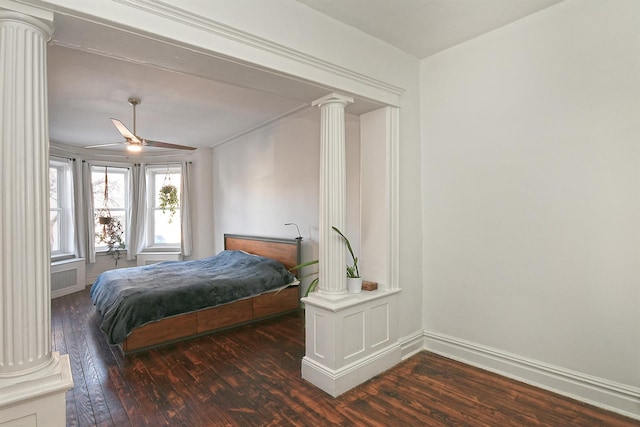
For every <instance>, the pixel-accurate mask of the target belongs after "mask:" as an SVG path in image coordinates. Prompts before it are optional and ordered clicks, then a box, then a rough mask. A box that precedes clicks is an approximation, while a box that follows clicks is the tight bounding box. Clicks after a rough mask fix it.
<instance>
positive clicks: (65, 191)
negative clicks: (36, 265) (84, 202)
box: [49, 158, 75, 261]
mask: <svg viewBox="0 0 640 427" xmlns="http://www.w3.org/2000/svg"><path fill="white" fill-rule="evenodd" d="M52 169H53V170H55V171H56V189H55V190H56V191H55V192H56V205H57V206H56V207H55V208H53V207H51V202H49V218H51V213H52V212H54V211H55V212H56V213H57V214H58V220H57V225H56V228H57V231H58V241H59V242H58V246H59V248H58V249H54V248H53V241H52V240H50V245H51V246H50V257H51V261H60V260H62V259H66V258H72V257H73V256H75V233H74V232H75V229H74V227H75V225H74V224H73V211H74V200H73V178H72V175H71V165H70V164H69V162H68V161H67V160H60V159H55V158H50V159H49V191H50V192H51V170H52ZM49 197H50V198H51V193H50V195H49ZM51 231H52V229H51V223H50V224H49V232H50V233H51Z"/></svg>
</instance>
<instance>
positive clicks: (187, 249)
mask: <svg viewBox="0 0 640 427" xmlns="http://www.w3.org/2000/svg"><path fill="white" fill-rule="evenodd" d="M190 171H191V167H190V163H189V162H182V179H181V180H180V182H181V184H180V228H181V231H182V243H181V248H180V252H181V253H182V256H185V257H187V256H190V255H191V251H192V249H193V243H192V240H191V237H192V236H191V194H190V189H189V181H190V177H189V173H190Z"/></svg>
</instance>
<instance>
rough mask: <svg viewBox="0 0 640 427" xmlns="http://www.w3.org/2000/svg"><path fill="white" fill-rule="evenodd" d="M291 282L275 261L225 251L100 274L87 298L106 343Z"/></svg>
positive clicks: (286, 272)
mask: <svg viewBox="0 0 640 427" xmlns="http://www.w3.org/2000/svg"><path fill="white" fill-rule="evenodd" d="M294 281H295V277H294V276H293V275H292V274H291V273H290V272H289V271H287V269H286V268H285V267H284V266H283V265H282V264H280V263H279V262H278V261H275V260H272V259H269V258H264V257H260V256H256V255H250V254H247V253H245V252H242V251H223V252H221V253H219V254H218V255H215V256H212V257H209V258H205V259H201V260H196V261H167V262H162V263H159V264H153V265H148V266H144V267H132V268H121V269H118V270H110V271H106V272H104V273H102V274H101V275H100V276H98V278H97V279H96V281H95V283H94V284H93V286H92V287H91V299H92V301H93V303H94V304H95V306H96V308H97V310H98V312H99V313H100V314H101V316H102V323H101V325H100V327H101V329H102V330H103V331H104V332H105V333H106V334H107V337H108V339H109V343H111V344H118V343H121V342H123V341H124V340H125V339H126V337H127V336H128V335H129V334H130V333H131V331H132V330H133V328H135V327H138V326H142V325H144V324H146V323H149V322H153V321H156V320H160V319H163V318H165V317H170V316H175V315H178V314H182V313H188V312H191V311H196V310H200V309H203V308H206V307H212V306H215V305H221V304H225V303H228V302H232V301H236V300H239V299H243V298H249V297H251V296H255V295H260V294H262V293H265V292H268V291H271V290H274V289H278V288H281V287H284V286H286V285H288V284H291V283H293V282H294Z"/></svg>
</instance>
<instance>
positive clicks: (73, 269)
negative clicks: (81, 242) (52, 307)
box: [51, 258, 85, 298]
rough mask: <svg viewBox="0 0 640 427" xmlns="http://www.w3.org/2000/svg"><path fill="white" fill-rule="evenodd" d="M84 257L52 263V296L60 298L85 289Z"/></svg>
mask: <svg viewBox="0 0 640 427" xmlns="http://www.w3.org/2000/svg"><path fill="white" fill-rule="evenodd" d="M84 276H85V261H84V258H74V259H67V260H63V261H56V262H52V263H51V298H58V297H61V296H63V295H68V294H71V293H73V292H78V291H81V290H83V289H84V286H85V285H84V282H85V278H84Z"/></svg>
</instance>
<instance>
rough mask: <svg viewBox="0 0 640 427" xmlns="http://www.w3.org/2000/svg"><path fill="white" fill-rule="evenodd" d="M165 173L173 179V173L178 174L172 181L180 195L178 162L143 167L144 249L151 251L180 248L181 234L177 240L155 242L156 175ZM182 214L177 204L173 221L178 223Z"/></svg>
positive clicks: (158, 189) (157, 208)
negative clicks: (144, 202) (145, 240)
mask: <svg viewBox="0 0 640 427" xmlns="http://www.w3.org/2000/svg"><path fill="white" fill-rule="evenodd" d="M167 173H169V174H171V175H172V180H175V175H178V182H174V181H172V184H174V185H175V186H176V187H178V195H179V197H180V193H179V192H180V190H181V188H180V187H181V186H180V184H181V180H182V167H181V166H180V164H179V163H168V164H152V165H147V166H146V167H145V179H146V188H147V192H146V193H147V194H146V217H145V227H146V229H145V231H146V235H147V242H146V245H145V249H144V250H145V251H147V252H151V251H155V252H162V251H167V252H169V251H171V252H173V251H176V250H180V247H181V246H182V235H180V240H179V241H177V242H167V243H156V242H155V235H156V216H155V213H156V212H157V211H159V210H160V208H159V207H158V206H157V205H156V201H157V194H158V192H159V191H160V188H158V187H157V186H156V177H157V176H161V177H163V178H164V177H165V176H166V175H167ZM181 215H182V206H179V207H178V208H177V209H176V214H175V216H174V217H173V221H174V222H175V223H176V224H178V226H179V224H180V221H181Z"/></svg>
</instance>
